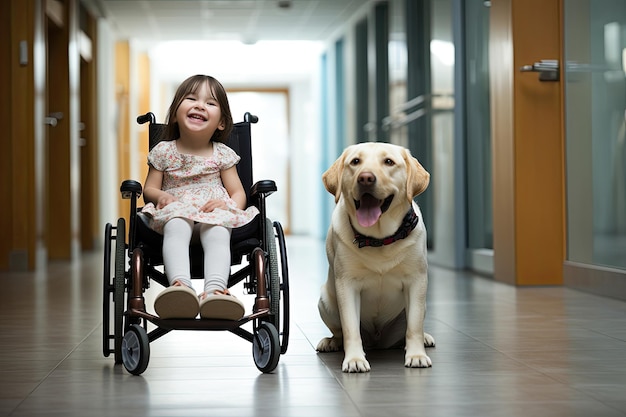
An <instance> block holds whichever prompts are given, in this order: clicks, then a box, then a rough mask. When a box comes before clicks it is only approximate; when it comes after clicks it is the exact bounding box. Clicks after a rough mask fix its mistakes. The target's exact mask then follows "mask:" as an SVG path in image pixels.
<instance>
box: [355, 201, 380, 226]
mask: <svg viewBox="0 0 626 417" xmlns="http://www.w3.org/2000/svg"><path fill="white" fill-rule="evenodd" d="M381 214H382V210H381V209H380V201H378V200H377V199H375V198H374V197H373V196H372V195H371V194H364V195H363V197H361V205H360V206H359V209H358V210H357V211H356V219H357V220H358V221H359V224H360V225H361V226H363V227H370V226H373V225H374V224H376V222H377V221H378V218H379V217H380V215H381Z"/></svg>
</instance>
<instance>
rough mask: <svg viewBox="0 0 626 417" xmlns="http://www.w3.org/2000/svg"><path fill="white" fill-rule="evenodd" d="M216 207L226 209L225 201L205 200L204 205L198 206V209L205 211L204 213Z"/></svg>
mask: <svg viewBox="0 0 626 417" xmlns="http://www.w3.org/2000/svg"><path fill="white" fill-rule="evenodd" d="M216 208H219V209H222V210H226V209H228V206H227V205H226V201H224V200H209V201H207V202H206V203H205V204H204V206H202V207H200V211H202V212H205V213H210V212H212V211H213V210H215V209H216Z"/></svg>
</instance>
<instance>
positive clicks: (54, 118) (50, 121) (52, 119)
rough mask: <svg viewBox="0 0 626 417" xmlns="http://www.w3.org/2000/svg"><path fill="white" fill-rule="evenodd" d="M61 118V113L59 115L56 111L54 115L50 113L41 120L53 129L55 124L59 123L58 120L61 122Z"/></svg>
mask: <svg viewBox="0 0 626 417" xmlns="http://www.w3.org/2000/svg"><path fill="white" fill-rule="evenodd" d="M62 118H63V113H61V112H60V111H57V112H54V113H50V114H49V115H47V116H46V117H44V119H43V120H44V123H45V124H47V125H48V126H52V127H55V126H56V125H57V123H58V122H59V120H61V119H62Z"/></svg>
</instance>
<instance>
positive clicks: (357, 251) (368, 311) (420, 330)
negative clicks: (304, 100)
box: [317, 142, 435, 372]
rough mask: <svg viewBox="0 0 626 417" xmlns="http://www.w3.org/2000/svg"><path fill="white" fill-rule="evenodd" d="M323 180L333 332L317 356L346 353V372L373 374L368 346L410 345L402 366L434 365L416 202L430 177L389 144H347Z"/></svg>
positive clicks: (326, 311)
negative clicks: (330, 204) (329, 205)
mask: <svg viewBox="0 0 626 417" xmlns="http://www.w3.org/2000/svg"><path fill="white" fill-rule="evenodd" d="M322 180H323V182H324V185H325V187H326V189H327V190H328V192H330V193H331V194H333V195H334V196H335V202H336V206H335V209H334V211H333V215H332V221H331V225H330V228H329V230H328V235H327V237H326V253H327V256H328V263H329V268H328V279H327V281H326V283H325V284H324V285H323V286H322V290H321V296H320V300H319V304H318V307H319V312H320V316H321V318H322V320H323V321H324V323H325V324H326V326H328V328H329V329H330V331H331V332H332V337H327V338H324V339H322V340H321V341H320V342H319V344H318V345H317V350H318V351H319V352H331V351H338V350H341V349H342V347H343V350H344V352H345V357H344V360H343V364H342V370H343V371H344V372H368V371H369V370H370V364H369V362H368V361H367V360H366V359H365V349H370V348H381V349H385V348H392V347H399V346H401V345H402V343H405V361H404V365H405V366H406V367H411V368H426V367H430V366H432V362H431V360H430V358H429V357H428V355H426V350H425V349H424V347H425V346H434V345H435V340H434V339H433V337H432V336H431V335H429V334H428V333H424V316H425V313H426V289H427V286H428V276H427V269H428V265H427V260H426V229H425V227H424V222H423V220H422V214H421V212H420V209H419V207H418V206H417V204H415V202H414V201H413V198H414V197H415V196H417V195H418V194H420V193H421V192H423V191H424V190H425V189H426V187H428V183H429V181H430V174H429V173H428V172H426V170H425V169H424V168H423V167H422V166H421V165H420V163H419V162H418V161H417V159H415V158H414V157H413V156H411V153H410V152H409V150H408V149H405V148H403V147H401V146H397V145H392V144H388V143H378V142H368V143H360V144H357V145H352V146H349V147H347V148H346V149H345V151H344V152H343V153H342V155H341V156H340V157H339V159H337V160H336V161H335V162H334V163H333V165H332V166H331V167H330V168H329V169H328V170H327V171H326V172H325V173H324V175H323V176H322Z"/></svg>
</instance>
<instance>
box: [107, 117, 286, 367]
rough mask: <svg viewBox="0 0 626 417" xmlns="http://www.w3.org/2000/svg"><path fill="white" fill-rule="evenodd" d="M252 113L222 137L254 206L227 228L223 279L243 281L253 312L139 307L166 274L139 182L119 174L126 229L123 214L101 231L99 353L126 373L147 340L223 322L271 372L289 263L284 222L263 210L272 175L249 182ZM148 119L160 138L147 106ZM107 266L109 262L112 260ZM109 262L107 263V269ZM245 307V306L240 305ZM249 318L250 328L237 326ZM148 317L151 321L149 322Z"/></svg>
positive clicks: (197, 264) (141, 357)
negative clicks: (167, 311)
mask: <svg viewBox="0 0 626 417" xmlns="http://www.w3.org/2000/svg"><path fill="white" fill-rule="evenodd" d="M257 121H258V118H257V117H256V116H253V115H252V114H250V113H246V114H245V115H244V121H243V122H240V123H235V125H234V128H233V131H232V133H231V135H230V137H229V140H228V141H227V142H226V144H227V145H228V146H230V147H231V148H232V149H233V150H234V151H235V152H236V153H237V154H238V155H239V156H240V157H241V160H240V162H239V164H238V165H237V171H238V173H239V176H240V178H241V182H242V184H243V186H244V189H245V191H246V196H247V199H248V200H247V201H248V206H250V205H254V206H256V207H257V208H258V210H259V212H260V214H259V215H257V216H256V217H255V218H254V220H253V221H252V222H250V223H248V224H246V225H244V226H242V227H239V228H235V229H232V233H231V272H230V276H229V278H228V287H229V288H230V287H232V286H234V285H236V284H238V283H241V282H243V284H242V286H243V288H244V290H245V292H246V294H252V295H256V297H255V298H254V305H253V309H252V312H251V313H250V314H248V315H245V316H244V317H243V318H241V319H240V320H237V321H233V320H218V319H200V318H194V319H161V318H160V317H158V316H155V315H152V314H150V313H148V312H147V311H146V305H145V298H144V292H145V291H146V290H147V289H148V288H149V286H150V284H151V282H152V281H155V282H157V283H158V284H160V285H161V286H163V287H167V286H169V282H168V280H167V277H166V275H165V273H164V272H162V270H163V268H162V266H163V258H162V253H161V248H162V244H163V236H162V235H160V234H158V233H156V232H155V231H153V230H152V229H150V227H149V226H148V223H147V219H146V217H145V215H144V214H142V213H141V208H139V207H138V199H139V197H140V196H141V194H142V186H141V184H140V183H139V182H137V181H133V180H125V181H123V182H122V184H121V187H120V192H121V197H122V199H130V215H129V218H128V219H129V221H128V223H129V224H128V226H129V227H128V235H126V219H125V218H124V217H121V218H119V219H118V220H117V224H116V225H113V224H111V223H107V224H106V226H105V233H104V234H105V236H104V280H103V284H104V285H103V326H102V327H103V335H102V336H103V353H104V356H105V357H108V356H109V355H110V354H113V355H114V358H115V363H116V364H119V363H122V364H123V365H124V368H125V369H126V370H127V371H128V372H129V373H131V374H133V375H140V374H141V373H143V372H144V371H145V370H146V369H147V367H148V362H149V358H150V343H151V342H153V341H155V340H157V339H159V338H160V337H162V336H164V335H166V334H167V333H169V332H170V331H172V330H209V331H219V330H225V331H230V332H231V333H233V334H235V335H237V336H239V337H241V338H243V339H245V340H247V341H249V342H251V343H252V356H253V360H254V363H255V365H256V367H257V368H258V369H259V371H261V372H263V373H271V372H272V371H274V369H275V368H276V367H277V366H278V362H279V359H280V355H281V354H284V353H285V352H286V351H287V347H288V343H289V271H288V264H287V250H286V246H285V236H284V232H283V228H282V226H281V224H280V223H279V222H278V221H273V222H272V221H271V220H270V219H268V218H267V217H266V198H267V197H268V196H269V195H270V194H272V193H273V192H275V191H277V187H276V184H275V182H274V181H272V180H262V181H258V182H256V183H254V184H253V180H252V146H251V124H252V123H256V122H257ZM137 123H139V124H144V123H150V124H149V127H148V128H149V147H150V149H152V148H153V147H154V146H155V145H156V144H157V143H158V142H159V141H160V138H161V136H162V132H163V131H164V128H165V125H163V124H158V123H156V122H155V116H154V114H153V113H146V114H144V115H141V116H139V117H137ZM189 252H190V261H191V277H192V279H194V278H198V279H202V278H203V277H202V275H203V273H202V269H203V268H202V265H203V256H204V255H203V251H202V247H201V246H200V244H199V243H198V244H194V243H192V244H191V245H190V250H189ZM112 267H113V268H112ZM112 269H113V270H112ZM246 313H248V312H246ZM248 322H251V324H252V331H250V330H248V329H245V328H243V327H242V326H243V325H244V324H246V323H248ZM148 323H151V324H152V325H153V326H150V329H151V330H150V331H149V326H148Z"/></svg>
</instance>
